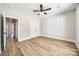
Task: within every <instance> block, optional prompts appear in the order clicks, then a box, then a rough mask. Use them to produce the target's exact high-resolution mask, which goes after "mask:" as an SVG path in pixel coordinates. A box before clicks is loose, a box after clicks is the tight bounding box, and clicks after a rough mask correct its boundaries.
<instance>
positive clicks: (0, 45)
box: [0, 14, 6, 52]
mask: <svg viewBox="0 0 79 59" xmlns="http://www.w3.org/2000/svg"><path fill="white" fill-rule="evenodd" d="M5 23H6V22H5V18H4V16H3V15H2V14H0V51H1V52H2V51H4V49H5V45H6V27H5V26H6V24H5Z"/></svg>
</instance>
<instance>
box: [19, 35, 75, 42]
mask: <svg viewBox="0 0 79 59" xmlns="http://www.w3.org/2000/svg"><path fill="white" fill-rule="evenodd" d="M42 36H43V37H48V38H55V39H57V40H64V41H69V42H75V41H74V40H70V39H64V38H60V37H54V36H48V35H42ZM34 37H38V36H32V37H28V38H23V39H20V40H19V41H24V40H29V39H31V38H34Z"/></svg>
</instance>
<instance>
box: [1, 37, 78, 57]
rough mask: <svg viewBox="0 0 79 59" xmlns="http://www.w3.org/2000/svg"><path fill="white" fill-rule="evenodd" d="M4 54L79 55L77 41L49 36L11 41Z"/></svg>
mask: <svg viewBox="0 0 79 59" xmlns="http://www.w3.org/2000/svg"><path fill="white" fill-rule="evenodd" d="M2 55H6V56H7V55H10V56H11V55H12V56H14V55H15V56H22V55H24V56H78V51H77V48H76V45H75V43H73V42H67V41H61V40H57V39H52V38H47V37H35V38H32V39H29V40H25V41H22V42H19V43H17V42H10V43H8V44H7V47H6V50H5V52H3V53H2Z"/></svg>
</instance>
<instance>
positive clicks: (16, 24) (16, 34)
mask: <svg viewBox="0 0 79 59" xmlns="http://www.w3.org/2000/svg"><path fill="white" fill-rule="evenodd" d="M7 18H9V19H12V20H15V28H14V30H15V31H16V32H15V39H14V40H15V41H17V42H18V19H16V18H12V17H6V20H7ZM6 24H7V23H6ZM6 32H7V31H6ZM6 43H7V41H6Z"/></svg>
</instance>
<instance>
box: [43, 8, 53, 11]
mask: <svg viewBox="0 0 79 59" xmlns="http://www.w3.org/2000/svg"><path fill="white" fill-rule="evenodd" d="M51 9H52V8H48V9H45V10H43V11H48V10H51Z"/></svg>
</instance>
